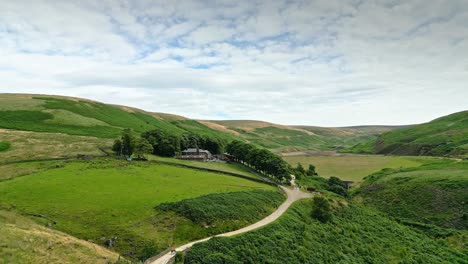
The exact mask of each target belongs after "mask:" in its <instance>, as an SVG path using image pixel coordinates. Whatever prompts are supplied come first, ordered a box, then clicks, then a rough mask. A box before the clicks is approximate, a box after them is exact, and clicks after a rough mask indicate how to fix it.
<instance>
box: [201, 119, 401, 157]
mask: <svg viewBox="0 0 468 264" xmlns="http://www.w3.org/2000/svg"><path fill="white" fill-rule="evenodd" d="M200 122H201V123H203V124H205V125H207V126H209V127H211V128H213V129H217V130H219V131H224V132H227V133H231V134H233V135H236V136H238V137H240V138H244V139H246V140H248V141H250V142H252V143H255V144H258V145H260V146H263V147H266V148H269V149H273V150H276V151H277V152H294V151H304V150H338V149H340V148H344V147H350V146H353V145H355V144H357V143H360V142H365V141H368V140H371V139H375V138H377V136H378V135H380V134H381V133H383V132H387V131H391V130H393V129H396V128H399V127H396V126H357V127H333V128H328V127H316V126H284V125H278V124H273V123H268V122H263V121H255V120H223V121H221V120H211V121H200Z"/></svg>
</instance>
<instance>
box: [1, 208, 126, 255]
mask: <svg viewBox="0 0 468 264" xmlns="http://www.w3.org/2000/svg"><path fill="white" fill-rule="evenodd" d="M0 233H1V234H2V235H1V236H0V245H2V246H1V247H0V263H19V264H20V263H47V264H53V263H57V264H58V263H89V264H91V263H101V264H107V263H115V262H116V261H117V260H118V259H119V255H118V254H117V253H115V252H112V251H110V250H108V249H105V248H103V247H101V246H98V245H96V244H93V243H90V242H88V241H84V240H80V239H77V238H74V237H72V236H69V235H67V234H64V233H62V232H59V231H55V230H52V229H49V228H46V227H44V226H42V225H39V224H37V223H35V222H33V221H32V220H30V219H28V218H26V217H23V216H21V215H19V214H16V213H14V212H11V211H1V210H0ZM122 263H125V262H122Z"/></svg>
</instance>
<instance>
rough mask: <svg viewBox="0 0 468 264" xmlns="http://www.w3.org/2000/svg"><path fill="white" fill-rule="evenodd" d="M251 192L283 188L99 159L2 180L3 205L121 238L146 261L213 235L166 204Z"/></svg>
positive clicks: (120, 244) (92, 235)
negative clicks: (160, 207)
mask: <svg viewBox="0 0 468 264" xmlns="http://www.w3.org/2000/svg"><path fill="white" fill-rule="evenodd" d="M17 165H18V166H21V165H23V164H17ZM24 166H29V165H27V164H24ZM33 167H34V166H33ZM249 190H271V191H277V189H276V187H273V186H269V185H265V184H261V183H257V182H253V181H249V180H245V179H242V178H236V177H233V176H228V175H224V174H216V173H208V172H204V171H197V170H192V169H186V168H181V167H175V166H168V165H160V164H158V165H155V164H151V163H141V162H140V163H137V162H133V163H128V162H125V161H116V160H112V159H98V160H94V161H91V162H84V161H82V162H78V161H77V162H67V163H63V164H60V165H59V166H52V168H50V169H48V170H42V171H39V172H36V173H33V174H31V175H27V176H23V177H17V178H15V179H11V180H7V181H3V182H0V205H1V206H2V207H4V208H15V210H18V211H20V212H23V213H34V214H41V215H43V216H45V217H47V219H49V220H47V221H48V222H52V221H54V222H56V224H55V225H54V228H56V229H58V230H61V231H64V232H66V233H68V234H71V235H73V236H76V237H78V238H81V239H85V240H90V241H92V242H95V243H98V244H103V243H104V242H105V241H106V240H108V239H109V238H111V237H117V241H116V244H115V250H116V251H118V252H120V253H122V254H126V255H128V256H130V257H132V258H141V259H144V258H146V257H149V256H151V255H153V254H156V253H157V252H160V251H162V250H164V249H165V248H167V247H168V246H170V245H172V244H180V243H182V242H187V241H189V240H193V239H196V238H201V237H203V236H205V235H206V234H207V233H209V232H210V228H205V227H202V226H199V225H196V224H195V223H193V222H191V221H190V220H188V219H186V218H183V217H180V216H177V215H175V214H174V213H170V212H169V213H158V211H157V210H155V209H154V208H155V206H157V205H158V204H160V203H163V202H166V203H167V202H175V201H180V200H183V199H187V198H194V197H197V196H200V195H205V194H209V193H224V192H233V191H249ZM37 220H41V221H43V219H37Z"/></svg>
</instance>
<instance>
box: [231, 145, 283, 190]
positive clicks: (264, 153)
mask: <svg viewBox="0 0 468 264" xmlns="http://www.w3.org/2000/svg"><path fill="white" fill-rule="evenodd" d="M226 151H227V152H228V153H229V154H230V155H232V156H233V157H234V159H235V160H236V161H238V162H241V163H244V164H246V165H248V166H250V167H252V168H254V169H255V170H256V171H258V172H260V173H262V174H264V175H267V176H269V177H271V178H273V179H274V180H276V181H280V182H285V181H289V180H291V175H290V171H291V167H290V166H289V164H288V163H286V161H284V160H283V159H281V158H280V157H279V156H278V155H276V154H274V153H273V152H271V151H269V150H267V149H261V148H258V147H256V146H254V145H252V144H248V143H244V142H241V141H238V140H234V141H232V142H231V143H229V144H228V145H227V146H226Z"/></svg>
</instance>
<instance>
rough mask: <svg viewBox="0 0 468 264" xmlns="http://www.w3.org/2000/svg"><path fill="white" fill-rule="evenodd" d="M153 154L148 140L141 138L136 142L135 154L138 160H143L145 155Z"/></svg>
mask: <svg viewBox="0 0 468 264" xmlns="http://www.w3.org/2000/svg"><path fill="white" fill-rule="evenodd" d="M152 152H153V146H152V145H151V144H150V143H149V142H148V140H146V139H144V138H141V139H139V140H138V141H137V143H136V146H135V154H136V155H137V157H138V158H144V157H145V154H149V153H152Z"/></svg>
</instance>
